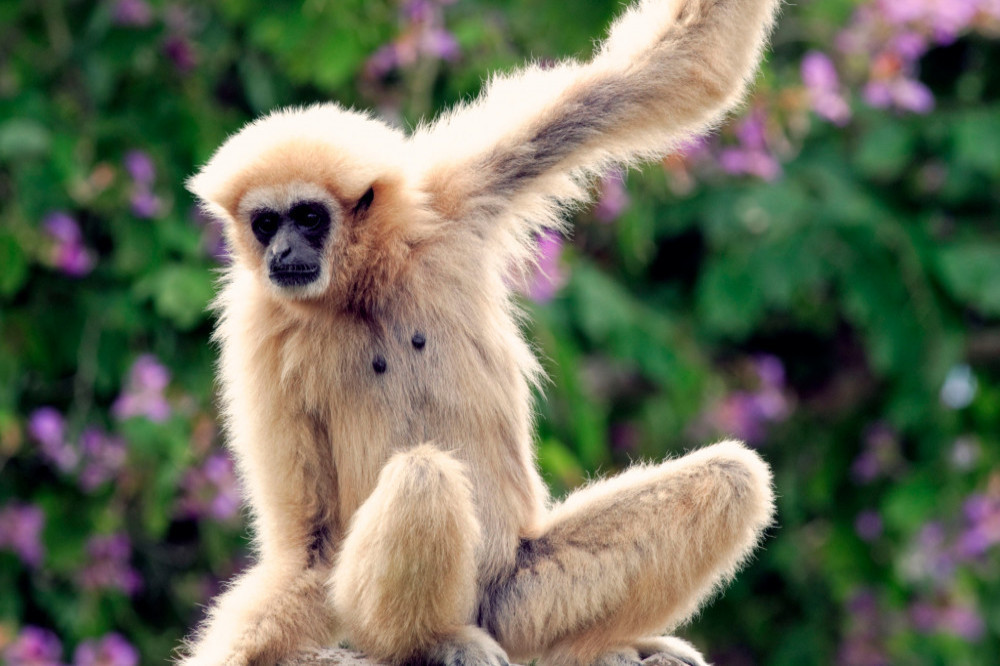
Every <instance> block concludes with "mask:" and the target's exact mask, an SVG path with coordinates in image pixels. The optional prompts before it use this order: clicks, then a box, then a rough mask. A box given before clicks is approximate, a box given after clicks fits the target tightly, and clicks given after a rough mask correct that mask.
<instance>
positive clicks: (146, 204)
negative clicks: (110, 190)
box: [129, 187, 163, 219]
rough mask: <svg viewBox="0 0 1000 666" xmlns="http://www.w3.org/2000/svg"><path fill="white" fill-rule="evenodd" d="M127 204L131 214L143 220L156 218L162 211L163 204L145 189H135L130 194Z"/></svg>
mask: <svg viewBox="0 0 1000 666" xmlns="http://www.w3.org/2000/svg"><path fill="white" fill-rule="evenodd" d="M129 203H130V204H131V206H132V213H133V214H134V215H135V216H136V217H141V218H144V219H150V218H154V217H157V216H158V215H159V214H160V212H161V211H162V210H163V202H162V201H160V198H159V197H158V196H156V195H155V194H153V192H152V191H150V190H149V189H147V188H146V187H137V188H136V189H135V191H134V192H132V197H131V199H130V200H129Z"/></svg>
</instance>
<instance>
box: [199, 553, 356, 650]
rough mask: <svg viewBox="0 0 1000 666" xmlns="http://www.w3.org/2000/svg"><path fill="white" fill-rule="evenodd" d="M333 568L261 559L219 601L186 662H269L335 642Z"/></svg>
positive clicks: (214, 603)
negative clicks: (330, 582)
mask: <svg viewBox="0 0 1000 666" xmlns="http://www.w3.org/2000/svg"><path fill="white" fill-rule="evenodd" d="M328 576H329V568H328V567H312V568H309V569H303V568H302V567H301V566H299V565H298V564H297V563H296V564H295V565H286V564H284V563H276V562H275V563H271V562H268V561H266V560H265V561H262V562H260V563H258V564H257V565H256V566H254V567H253V568H252V569H251V570H250V571H248V572H247V573H245V574H244V575H243V576H241V577H240V578H239V579H238V580H237V581H236V582H235V583H233V584H232V586H231V587H230V588H229V590H227V591H226V592H225V593H224V594H222V595H220V596H219V597H217V598H216V599H215V601H214V602H213V604H212V608H211V610H210V611H209V616H208V618H207V619H206V621H205V622H204V623H203V625H202V628H201V630H200V631H199V633H198V634H197V635H196V636H195V638H194V639H193V640H192V641H191V642H190V643H189V644H188V645H187V646H185V647H186V649H185V650H184V651H185V652H187V653H188V655H189V656H186V657H184V658H182V659H181V661H180V662H179V663H180V664H181V666H220V665H223V664H224V665H225V666H265V665H270V664H275V663H277V662H278V661H279V660H280V659H282V658H284V657H287V656H288V655H290V654H292V653H294V652H296V651H298V650H301V649H303V648H308V647H317V646H321V645H324V644H327V643H329V642H331V641H332V640H333V638H334V637H333V635H332V633H333V628H334V627H335V626H336V623H335V620H334V617H333V612H332V611H331V610H330V606H329V604H328V603H327V588H326V580H327V577H328Z"/></svg>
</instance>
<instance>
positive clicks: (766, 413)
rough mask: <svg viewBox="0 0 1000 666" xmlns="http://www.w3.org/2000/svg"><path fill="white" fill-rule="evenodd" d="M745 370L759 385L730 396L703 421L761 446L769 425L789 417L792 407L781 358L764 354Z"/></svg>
mask: <svg viewBox="0 0 1000 666" xmlns="http://www.w3.org/2000/svg"><path fill="white" fill-rule="evenodd" d="M745 367H747V368H748V369H749V370H751V371H752V373H753V383H754V384H755V386H754V387H753V388H752V389H751V390H739V391H733V392H732V393H730V394H729V395H727V396H726V397H725V398H723V399H722V400H721V401H719V402H717V403H716V404H715V405H713V406H712V407H711V408H710V409H709V410H708V412H707V413H706V414H705V415H704V417H703V421H704V422H705V423H707V425H708V426H709V427H710V428H711V429H712V430H714V431H715V432H717V433H721V434H723V435H726V436H730V435H731V436H734V437H737V438H739V439H742V440H744V441H746V442H749V443H751V444H757V443H760V442H761V441H763V440H764V437H765V435H766V434H767V427H768V425H769V424H771V423H777V422H779V421H783V420H785V419H786V418H788V415H789V414H790V413H791V409H792V406H791V404H790V403H789V400H788V398H787V396H786V394H785V367H784V365H783V364H782V363H781V359H779V358H778V357H776V356H771V355H768V354H762V355H759V356H756V357H754V358H753V359H750V361H749V362H748V363H747V364H746V366H745Z"/></svg>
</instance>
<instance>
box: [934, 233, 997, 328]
mask: <svg viewBox="0 0 1000 666" xmlns="http://www.w3.org/2000/svg"><path fill="white" fill-rule="evenodd" d="M937 269H938V276H939V277H940V279H941V283H942V284H943V285H944V287H945V289H947V290H948V293H950V294H951V295H952V296H953V297H955V298H956V299H958V300H959V301H960V302H962V303H963V304H966V305H969V306H970V307H972V308H973V309H975V310H978V311H979V312H981V313H983V314H985V315H990V316H998V315H1000V245H995V244H994V245H990V244H983V243H977V244H971V243H970V244H965V245H956V246H951V247H947V248H943V249H941V250H939V251H938V253H937Z"/></svg>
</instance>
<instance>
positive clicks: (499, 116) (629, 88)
mask: <svg viewBox="0 0 1000 666" xmlns="http://www.w3.org/2000/svg"><path fill="white" fill-rule="evenodd" d="M779 4H780V0H641V1H640V2H638V3H636V4H634V5H632V6H631V7H630V8H629V9H628V10H627V11H626V12H625V13H624V14H623V15H622V16H620V17H619V18H618V19H617V20H616V21H615V23H614V24H613V25H612V28H611V31H610V34H609V36H608V39H607V40H606V41H605V42H604V43H603V44H602V45H601V47H600V48H599V50H598V52H597V54H596V55H595V56H594V58H593V59H592V60H590V61H589V62H586V63H579V62H575V61H568V62H564V63H561V64H557V65H555V66H553V67H551V68H545V67H542V66H539V65H534V66H531V67H528V68H527V69H524V70H521V71H517V72H514V73H512V74H507V75H500V76H497V77H496V78H494V79H493V80H492V81H490V82H489V84H488V86H487V88H486V90H485V92H484V93H483V94H482V95H481V96H480V97H479V98H478V99H477V100H475V101H473V102H471V103H469V104H467V105H463V106H460V107H458V108H456V109H455V110H453V111H451V112H450V113H448V114H447V115H445V116H444V117H442V118H441V119H439V120H438V121H436V122H435V123H433V124H432V125H430V126H428V127H426V128H422V129H420V130H418V131H417V133H416V134H415V135H414V137H413V146H414V148H415V149H416V151H415V157H416V158H417V159H421V160H424V161H425V162H424V164H425V166H424V167H423V173H422V175H423V183H424V187H425V188H426V189H427V190H428V192H429V193H430V195H431V202H432V205H433V206H434V207H435V208H436V209H438V210H439V212H441V213H442V214H443V215H445V216H446V217H448V218H450V219H453V220H459V219H468V220H471V221H473V222H476V223H482V224H485V225H487V226H489V225H496V224H497V222H498V220H500V219H502V218H507V217H508V216H507V215H505V214H506V213H508V212H511V211H513V212H516V216H510V218H511V220H512V221H511V225H512V226H513V227H514V228H507V229H501V231H507V232H510V233H513V234H514V236H515V237H518V238H521V239H522V240H523V238H524V235H525V234H530V233H531V232H532V231H534V230H536V229H537V228H538V227H540V226H550V225H558V217H557V216H558V204H560V203H562V204H566V203H569V202H572V201H578V200H581V199H584V198H586V196H587V194H586V189H585V188H584V187H581V185H583V184H584V183H585V180H586V177H587V176H589V175H593V174H595V173H600V172H601V171H602V170H605V169H607V168H609V167H611V166H613V165H616V164H629V163H634V162H638V161H641V160H648V159H655V158H659V157H662V156H663V155H664V154H666V153H668V152H669V151H670V150H671V149H673V148H675V147H676V146H677V145H678V143H680V142H681V141H683V140H684V139H686V138H688V137H690V136H692V135H694V134H697V133H699V132H704V131H705V130H707V129H709V128H710V127H711V126H712V125H713V124H715V123H717V122H718V121H719V120H720V119H721V118H722V116H723V115H724V114H725V113H726V112H727V111H729V110H730V109H731V108H732V107H733V106H734V105H736V104H737V103H739V101H740V100H741V98H742V96H743V94H744V92H745V90H746V88H747V85H748V83H749V81H750V80H751V78H752V77H753V75H754V73H755V71H756V69H757V63H758V61H759V59H760V55H761V51H762V48H763V46H764V43H765V41H766V38H767V35H768V32H769V31H770V28H771V25H772V22H773V19H774V15H775V13H776V9H777V7H778V5H779ZM501 226H505V225H501ZM518 227H519V228H518Z"/></svg>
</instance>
